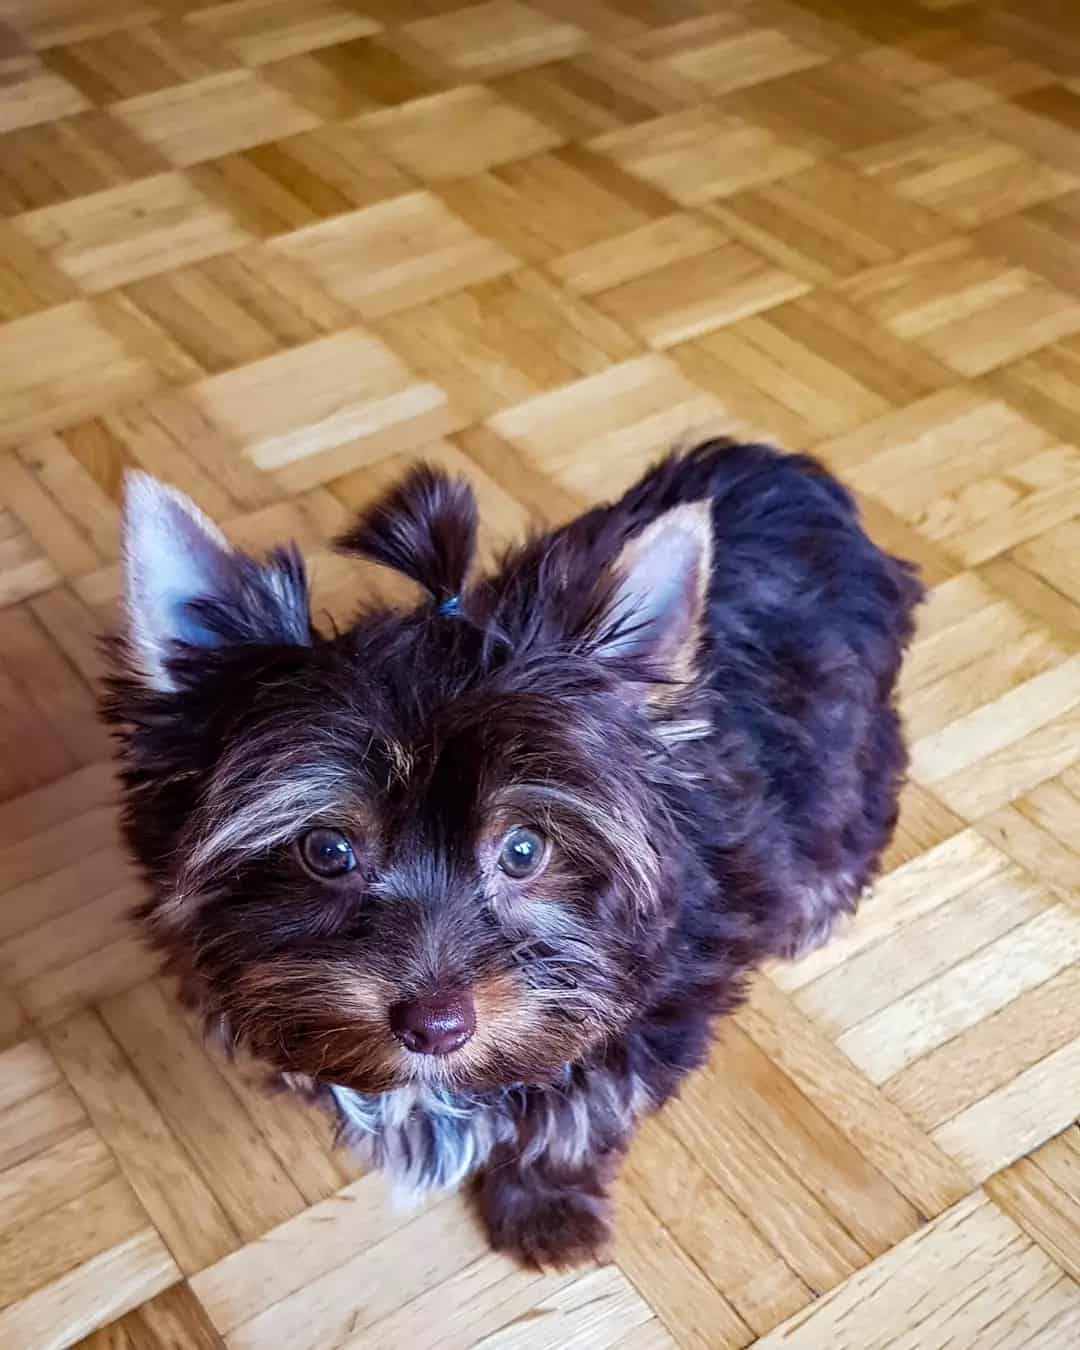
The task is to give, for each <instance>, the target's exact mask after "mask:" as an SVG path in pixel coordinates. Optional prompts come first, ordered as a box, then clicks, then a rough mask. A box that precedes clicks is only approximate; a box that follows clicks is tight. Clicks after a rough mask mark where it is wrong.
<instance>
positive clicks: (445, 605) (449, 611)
mask: <svg viewBox="0 0 1080 1350" xmlns="http://www.w3.org/2000/svg"><path fill="white" fill-rule="evenodd" d="M460 609H461V596H460V595H448V596H447V597H446V599H445V600H443V601H442V602H441V604H440V605H439V611H438V612H439V613H440V614H441V615H442V616H443V618H444V619H448V618H450V617H451V616H452V615H454V614H457V613H458V611H459V610H460Z"/></svg>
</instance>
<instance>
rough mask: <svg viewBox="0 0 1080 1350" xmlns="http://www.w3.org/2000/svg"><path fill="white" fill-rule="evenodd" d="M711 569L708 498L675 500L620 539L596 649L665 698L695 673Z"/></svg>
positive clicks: (655, 695) (650, 693)
mask: <svg viewBox="0 0 1080 1350" xmlns="http://www.w3.org/2000/svg"><path fill="white" fill-rule="evenodd" d="M711 570H712V512H711V508H710V504H709V502H707V501H700V502H687V503H684V504H683V505H681V506H676V507H673V508H672V509H671V510H670V511H666V512H665V513H664V514H663V515H662V516H660V517H659V518H658V519H656V520H654V521H653V522H652V523H651V524H650V525H647V526H646V527H645V529H643V530H641V531H640V532H639V533H637V534H635V535H632V536H631V537H630V539H629V540H628V541H627V543H626V544H625V545H624V546H623V548H622V551H621V552H620V554H619V556H618V558H617V559H616V560H615V563H614V564H613V567H612V573H613V588H612V591H611V595H610V600H609V604H608V607H607V623H606V626H605V628H604V631H603V632H602V633H601V635H600V638H599V641H598V645H597V647H596V653H597V655H598V656H600V657H601V659H603V660H607V661H610V662H613V663H616V664H617V665H618V666H619V667H620V668H621V669H623V670H625V671H627V672H628V673H629V675H630V678H631V679H633V680H635V681H638V682H640V683H642V684H644V685H645V686H646V687H647V689H648V694H647V697H649V698H650V699H656V700H658V701H660V702H662V701H664V698H665V694H670V693H671V692H673V691H674V690H675V689H677V688H678V687H679V686H680V685H684V684H686V683H687V682H688V681H690V680H692V679H693V678H694V675H695V674H696V670H697V658H698V652H699V650H700V645H701V637H702V626H703V622H704V617H705V606H706V602H707V600H708V594H709V577H710V575H711Z"/></svg>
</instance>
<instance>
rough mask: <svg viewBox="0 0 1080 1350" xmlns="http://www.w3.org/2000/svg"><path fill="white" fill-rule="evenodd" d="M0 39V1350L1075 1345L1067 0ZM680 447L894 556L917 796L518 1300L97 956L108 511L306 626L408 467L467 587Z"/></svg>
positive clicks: (154, 989)
mask: <svg viewBox="0 0 1080 1350" xmlns="http://www.w3.org/2000/svg"><path fill="white" fill-rule="evenodd" d="M0 16H3V17H4V18H6V20H7V23H8V25H9V27H7V28H0V53H2V55H0V133H2V134H0V216H2V217H3V218H2V219H0V320H2V323H0V803H2V804H0V896H2V899H0V1052H2V1053H0V1168H2V1169H3V1170H2V1171H0V1346H2V1347H3V1350H49V1347H63V1346H67V1345H70V1344H73V1343H76V1342H80V1338H83V1337H86V1338H88V1339H86V1341H85V1342H83V1343H85V1344H86V1345H88V1346H92V1347H94V1348H95V1350H106V1347H108V1350H164V1348H165V1347H172V1350H211V1348H212V1347H217V1348H218V1350H221V1347H222V1346H223V1345H225V1346H228V1347H231V1350H324V1348H328V1347H339V1346H346V1345H348V1346H352V1347H363V1348H364V1350H435V1347H438V1348H439V1350H451V1347H453V1348H456V1350H469V1348H470V1347H475V1346H484V1347H492V1348H494V1347H498V1350H569V1348H571V1347H576V1348H577V1350H603V1348H604V1347H609V1346H610V1347H624V1348H625V1350H661V1347H671V1346H680V1347H692V1348H693V1350H706V1348H707V1347H708V1348H712V1347H716V1348H717V1350H723V1348H726V1347H742V1346H747V1345H750V1344H757V1345H759V1346H761V1347H762V1348H763V1350H766V1348H767V1350H779V1347H784V1350H876V1348H878V1347H882V1348H883V1347H894V1350H900V1348H901V1347H903V1348H904V1350H937V1348H938V1347H945V1346H948V1347H949V1348H950V1350H968V1348H970V1350H1007V1348H1008V1350H1014V1348H1016V1350H1018V1348H1019V1347H1026V1348H1028V1350H1031V1348H1032V1347H1043V1348H1044V1350H1066V1348H1067V1347H1071V1346H1077V1345H1080V1288H1078V1286H1077V1284H1076V1283H1075V1280H1076V1278H1077V1276H1078V1275H1080V1130H1078V1129H1077V1127H1076V1125H1075V1123H1074V1122H1075V1119H1076V1116H1077V1112H1078V1108H1080V960H1078V958H1080V448H1078V447H1080V9H1078V8H1077V6H1076V4H1075V0H1005V3H991V2H987V3H965V2H964V0H881V2H880V3H877V4H874V3H870V0H804V2H801V3H800V0H529V3H523V2H522V0H488V3H482V4H477V5H475V6H472V7H462V6H461V5H460V3H455V2H454V0H234V2H232V3H225V4H212V3H211V4H202V3H198V2H195V3H185V0H4V3H3V4H2V5H0ZM20 35H21V39H20ZM720 429H727V430H734V431H735V432H737V433H750V432H753V433H754V434H757V435H763V436H766V437H768V438H770V439H773V440H776V441H779V442H781V443H784V444H786V445H788V446H791V447H809V448H813V449H814V450H816V452H817V453H819V454H820V455H822V456H823V457H824V459H825V460H826V461H827V462H828V463H829V464H830V465H831V466H833V467H834V468H835V469H836V470H837V471H838V472H839V473H841V474H842V475H843V476H844V477H845V478H846V480H847V481H848V482H849V483H850V484H852V485H853V486H854V488H855V489H856V490H857V491H858V493H859V494H860V496H861V499H862V501H863V503H864V506H865V511H866V516H867V519H868V521H869V523H870V525H871V527H872V529H873V530H874V532H875V534H876V535H877V537H878V538H879V539H881V540H882V541H884V542H885V543H887V544H889V545H891V546H892V547H894V548H895V549H896V550H898V551H900V552H902V553H905V554H907V555H908V556H910V557H913V558H915V559H917V560H918V561H919V562H920V563H921V564H922V566H923V567H924V569H925V574H926V577H927V579H928V581H929V583H930V585H931V587H932V588H933V589H932V599H931V602H930V604H929V606H928V607H927V609H926V610H925V613H924V614H923V616H922V624H921V631H920V636H919V640H918V642H917V645H916V647H915V650H914V654H913V656H912V659H911V662H910V665H909V667H908V669H907V672H906V677H905V681H904V701H905V707H906V712H907V717H908V720H909V724H910V729H911V736H912V739H913V742H914V760H913V771H912V781H911V784H910V786H909V788H908V790H907V793H906V797H905V810H904V815H903V821H902V826H901V829H900V832H899V836H898V838H897V841H896V844H895V847H894V848H893V850H892V853H891V856H890V860H889V869H888V872H887V875H886V876H885V877H884V879H883V880H882V882H881V884H880V886H879V887H878V890H877V894H876V897H875V899H874V900H873V902H872V903H870V904H869V905H867V907H866V908H865V910H864V912H863V915H862V917H861V918H860V920H859V921H858V922H857V923H856V924H855V926H854V927H853V928H852V929H851V930H850V931H849V932H848V933H847V934H846V935H844V936H843V937H841V938H840V939H839V940H838V941H836V942H834V943H833V945H832V946H830V947H828V948H827V949H826V950H825V951H823V952H821V953H818V954H816V955H814V956H813V957H811V958H810V959H808V960H805V961H804V962H802V963H801V964H800V965H798V966H795V967H793V968H777V969H774V970H771V971H770V972H768V975H767V976H766V977H764V978H762V979H761V980H760V981H759V983H758V984H757V987H756V988H755V990H754V994H753V997H752V999H751V1001H750V1003H749V1006H748V1007H747V1008H746V1009H745V1011H743V1012H742V1013H741V1014H740V1015H739V1016H738V1017H737V1018H735V1019H734V1020H733V1021H731V1022H729V1023H728V1024H727V1026H726V1028H725V1030H724V1034H723V1036H722V1037H721V1040H720V1043H719V1045H718V1048H717V1050H716V1053H715V1056H714V1057H713V1060H712V1063H711V1065H710V1067H709V1068H708V1070H707V1071H705V1072H703V1073H701V1074H700V1075H698V1076H697V1077H696V1078H695V1079H694V1080H693V1081H692V1082H691V1083H690V1084H689V1086H688V1087H687V1090H686V1092H685V1093H684V1095H683V1097H682V1098H681V1100H680V1101H679V1102H678V1103H677V1104H675V1105H674V1106H672V1107H670V1108H669V1109H668V1110H667V1111H665V1112H664V1114H663V1115H662V1116H661V1117H660V1118H659V1119H657V1120H655V1121H653V1122H652V1123H650V1124H649V1125H648V1127H647V1128H646V1129H645V1130H644V1131H643V1133H642V1135H641V1137H640V1140H639V1142H638V1144H637V1146H636V1148H635V1150H634V1152H633V1154H632V1157H631V1159H630V1163H629V1166H628V1168H627V1170H626V1174H625V1177H624V1179H623V1182H622V1184H621V1189H620V1216H621V1217H620V1225H619V1231H620V1240H619V1247H618V1253H617V1261H616V1263H615V1264H613V1265H611V1266H609V1267H607V1268H606V1269H602V1270H593V1271H586V1272H584V1273H580V1274H577V1275H575V1276H552V1277H549V1278H538V1277H535V1276H533V1275H527V1274H523V1273H521V1272H520V1271H518V1270H516V1269H514V1268H513V1267H511V1266H510V1265H509V1264H507V1263H506V1262H505V1261H504V1260H502V1259H497V1258H495V1257H493V1256H492V1255H490V1254H489V1253H488V1252H487V1251H486V1249H485V1245H484V1242H483V1239H482V1237H481V1236H480V1234H479V1233H478V1231H477V1230H476V1229H475V1228H474V1227H473V1226H472V1224H471V1223H470V1221H469V1219H468V1218H467V1217H466V1215H465V1212H464V1208H463V1205H462V1203H461V1201H460V1199H459V1198H457V1197H450V1198H448V1199H445V1200H444V1201H442V1202H441V1203H439V1204H436V1205H434V1206H433V1207H431V1208H430V1209H428V1210H426V1211H425V1212H422V1213H421V1214H419V1215H415V1214H413V1215H409V1214H400V1213H396V1212H394V1211H393V1210H391V1209H389V1208H388V1207H387V1205H386V1202H385V1200H384V1197H383V1189H382V1183H381V1181H380V1179H379V1178H378V1177H373V1176H365V1177H361V1176H360V1175H359V1172H358V1170H357V1169H356V1168H355V1167H354V1166H353V1165H352V1164H351V1163H350V1161H349V1159H348V1158H347V1157H345V1156H343V1155H341V1154H340V1153H335V1152H333V1151H332V1150H331V1147H330V1140H329V1135H328V1129H327V1126H326V1124H325V1122H324V1121H323V1120H322V1119H321V1118H319V1117H317V1116H315V1115H312V1114H311V1113H309V1112H308V1111H306V1110H305V1109H303V1108H301V1107H300V1106H298V1105H297V1104H296V1103H295V1102H293V1101H292V1100H291V1099H286V1098H274V1099H264V1098H263V1097H262V1096H261V1095H260V1093H259V1090H258V1089H257V1087H255V1086H253V1085H252V1084H253V1083H254V1082H255V1079H254V1078H253V1077H252V1076H251V1075H250V1074H246V1076H244V1077H238V1076H237V1075H236V1074H235V1073H234V1072H232V1071H222V1069H221V1068H220V1066H219V1065H218V1064H216V1063H215V1062H214V1061H213V1060H212V1059H211V1058H209V1057H207V1055H206V1054H205V1053H204V1051H203V1050H202V1049H201V1048H200V1045H199V1042H198V1039H197V1036H196V1034H195V1033H194V1031H193V1028H192V1026H191V1024H190V1023H189V1022H188V1020H186V1018H185V1015H184V1014H182V1013H181V1012H180V1011H179V1010H178V1008H177V1006H176V1005H175V1004H174V1003H173V1002H172V999H171V995H170V991H169V990H168V988H167V987H166V986H165V985H163V984H162V983H161V982H159V981H158V980H157V979H156V978H155V973H154V964H153V962H152V960H151V959H150V958H149V957H148V956H147V955H146V954H145V953H144V952H143V951H142V950H141V948H140V947H139V945H138V943H137V942H136V941H135V939H134V938H133V937H132V936H131V935H130V934H129V933H128V932H127V930H126V928H125V926H124V923H123V915H124V913H125V911H126V910H127V909H128V907H129V906H130V904H131V903H132V902H133V901H134V900H135V899H136V898H137V896H138V895H139V892H140V888H139V883H138V881H137V880H136V879H135V878H134V877H133V875H132V872H131V871H130V869H129V867H128V865H127V863H126V862H125V860H124V857H123V855H122V853H121V850H120V848H119V847H118V844H117V840H116V835H115V820H114V811H113V807H112V801H113V782H112V778H111V775H110V768H109V763H108V760H109V745H108V743H107V740H106V738H105V737H104V735H103V734H102V732H101V731H100V730H99V729H98V727H97V725H96V723H95V721H94V717H93V693H92V690H93V685H94V681H95V679H96V677H97V673H98V663H97V657H96V654H95V645H94V644H95V634H96V632H97V631H98V629H99V628H100V626H101V625H102V624H103V622H105V621H107V620H108V619H109V618H110V616H111V615H112V614H113V612H114V604H115V600H116V595H117V587H118V572H117V533H116V527H117V499H118V494H119V490H120V482H121V476H122V474H123V471H124V469H125V468H126V467H127V466H131V465H140V466H142V467H143V468H145V469H148V470H150V471H152V472H153V473H156V474H159V475H162V476H164V477H167V478H169V479H171V480H172V481H173V482H175V483H177V484H178V485H179V486H181V487H182V488H183V489H185V490H186V491H187V492H189V493H190V494H191V495H192V496H193V497H194V498H195V499H196V501H197V502H198V503H199V504H200V505H201V506H202V507H203V508H204V509H205V510H206V511H208V512H209V513H210V514H211V515H213V516H214V517H216V518H217V519H219V520H221V521H222V522H223V524H224V526H225V528H226V530H227V531H228V533H229V534H230V535H231V536H232V537H233V538H234V539H235V540H237V541H239V542H240V543H242V544H243V545H245V546H247V547H249V548H253V549H261V548H263V547H265V546H268V545H270V544H271V543H273V542H278V541H281V540H282V539H284V538H287V537H289V536H292V537H295V538H296V539H297V540H298V541H299V542H300V543H301V544H302V545H303V546H304V547H305V548H306V549H307V550H308V552H309V554H310V556H311V557H312V558H313V559H314V570H315V574H316V578H317V583H318V584H317V590H318V603H319V606H320V608H321V609H325V610H329V611H331V612H332V613H336V614H339V615H341V614H344V613H347V611H348V609H349V606H350V604H351V603H352V600H353V599H354V598H355V596H356V594H357V588H358V586H362V585H366V584H367V581H366V578H365V577H364V576H363V574H361V572H360V571H359V570H358V569H357V568H356V567H355V566H354V565H353V564H350V563H346V562H344V561H342V560H338V559H335V558H334V557H333V556H332V555H331V554H330V553H329V552H328V550H327V548H326V542H325V541H326V540H327V538H328V537H329V536H330V535H331V533H332V532H334V531H335V530H337V529H339V528H340V526H341V525H342V522H343V521H344V520H345V519H346V518H347V517H348V515H349V513H350V512H351V511H353V510H354V509H355V508H356V507H358V506H359V505H361V504H363V503H365V502H367V501H368V500H369V499H370V498H371V496H372V495H373V494H374V493H375V492H376V491H378V490H379V489H380V488H381V487H382V485H384V484H385V483H386V482H387V480H388V479H390V478H391V477H393V476H394V475H396V474H397V473H398V472H399V470H400V469H401V468H402V466H403V465H405V464H407V463H409V462H410V461H411V460H412V459H413V458H414V457H415V456H417V455H420V454H423V455H426V456H428V457H430V458H433V459H435V460H437V461H439V462H441V463H443V464H447V465H450V466H453V467H460V468H462V469H464V470H465V471H466V472H467V473H468V474H469V475H470V476H471V478H472V479H473V481H474V482H475V484H476V486H477V490H478V492H479V495H480V498H481V502H482V506H483V508H484V511H485V514H486V518H487V521H488V522H489V530H488V535H487V542H488V544H489V545H490V544H492V543H494V542H496V541H498V540H499V539H502V538H505V537H507V536H509V535H512V534H514V533H515V532H517V531H518V530H520V529H521V528H522V527H523V525H524V524H525V522H526V521H527V520H528V519H529V518H530V517H531V516H540V517H542V518H547V519H551V520H556V519H559V518H562V517H565V516H566V515H567V514H568V513H570V512H572V511H574V510H576V509H578V508H580V506H581V505H582V504H583V503H586V502H589V501H591V500H593V499H594V498H596V497H597V496H598V495H602V494H610V493H612V492H614V491H615V490H617V489H618V488H619V487H620V486H622V485H623V484H625V483H626V482H627V481H628V480H629V479H630V478H632V477H633V476H634V475H635V474H636V473H637V472H638V471H639V469H640V468H641V467H642V465H644V464H645V463H646V462H647V461H648V460H649V459H650V458H651V457H653V456H654V455H655V454H656V453H657V452H659V451H661V450H662V449H664V448H665V447H666V446H667V445H668V444H669V443H670V442H671V441H672V440H674V439H676V438H679V437H682V436H685V435H687V434H690V433H693V432H700V431H715V430H720Z"/></svg>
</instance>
